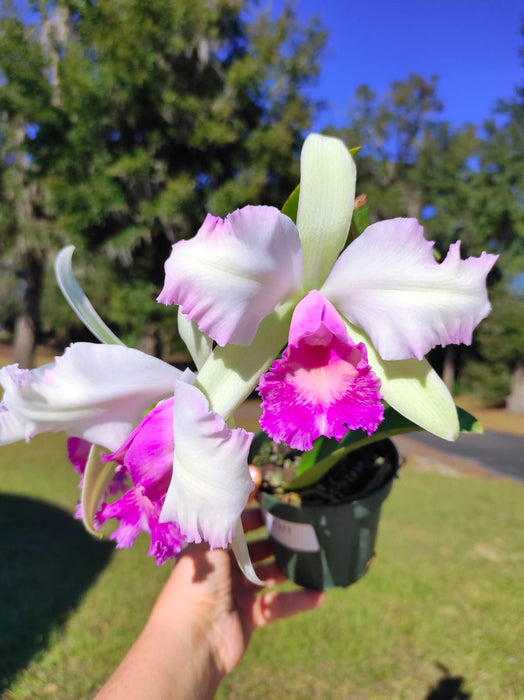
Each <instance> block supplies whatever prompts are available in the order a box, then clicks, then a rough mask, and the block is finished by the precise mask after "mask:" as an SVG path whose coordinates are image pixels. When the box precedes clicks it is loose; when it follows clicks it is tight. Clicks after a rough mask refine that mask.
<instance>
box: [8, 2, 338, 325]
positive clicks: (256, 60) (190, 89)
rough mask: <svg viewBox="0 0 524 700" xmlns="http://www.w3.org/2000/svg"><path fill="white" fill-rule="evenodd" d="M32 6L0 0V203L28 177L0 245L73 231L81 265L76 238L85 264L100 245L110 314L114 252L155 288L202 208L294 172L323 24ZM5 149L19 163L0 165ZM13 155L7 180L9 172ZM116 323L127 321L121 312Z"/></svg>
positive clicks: (275, 198) (211, 5) (139, 5)
mask: <svg viewBox="0 0 524 700" xmlns="http://www.w3.org/2000/svg"><path fill="white" fill-rule="evenodd" d="M34 9H35V10H38V12H39V14H38V15H37V16H36V21H35V22H34V23H32V24H24V22H23V21H22V20H21V19H20V18H18V17H17V16H16V14H15V13H14V12H12V11H11V12H10V13H9V12H4V14H3V16H2V19H1V20H0V32H1V36H0V38H1V39H2V48H1V49H0V70H1V75H2V76H4V80H3V81H2V82H1V83H0V115H1V119H2V121H1V124H0V130H1V133H2V134H8V133H14V134H17V135H18V136H17V138H18V140H16V139H13V138H11V139H10V141H9V144H8V143H7V141H8V140H7V139H6V137H4V141H3V144H2V147H3V149H4V153H3V155H4V159H3V163H4V168H3V171H2V203H3V204H4V209H5V210H6V211H7V210H9V211H11V212H13V208H12V207H11V205H10V200H9V197H13V196H14V195H13V192H14V191H15V190H16V192H18V193H19V195H18V194H17V196H20V197H26V198H27V196H28V193H29V192H32V193H33V194H32V197H33V198H32V200H31V202H32V204H31V207H30V208H29V210H28V216H27V217H25V218H24V217H22V216H21V214H20V213H19V211H18V210H15V214H14V215H13V214H12V215H11V216H10V217H9V216H7V215H6V221H5V222H4V221H3V217H2V219H1V220H0V221H1V222H2V223H1V224H0V225H2V230H3V231H4V232H6V231H7V230H8V228H9V231H10V233H9V235H7V234H6V233H4V234H3V237H5V240H8V241H9V245H6V246H5V249H4V251H3V253H4V255H7V254H10V255H14V254H15V253H14V251H15V250H17V248H18V247H19V243H20V241H21V240H22V239H24V238H26V237H27V233H26V231H27V230H29V228H31V226H33V227H37V228H38V232H37V233H36V235H35V236H34V237H33V238H32V239H31V243H30V245H29V248H28V250H30V251H31V252H33V251H36V250H38V256H39V259H42V260H44V259H45V258H46V257H47V256H48V254H49V251H51V250H52V249H53V247H56V245H57V244H62V243H63V242H74V243H75V244H76V245H78V246H79V247H80V248H81V249H82V250H83V251H84V254H85V255H86V256H87V258H86V260H87V262H86V268H89V267H90V266H91V268H93V267H94V264H93V263H89V254H91V255H93V256H96V258H91V259H92V260H94V259H96V267H97V268H100V267H101V261H103V260H104V259H105V260H109V261H112V262H111V270H112V272H113V277H112V285H110V289H109V290H108V291H109V294H108V295H107V298H106V304H105V306H106V308H105V309H104V312H105V314H106V316H107V317H108V319H109V321H110V322H111V320H112V316H113V312H114V313H115V315H116V316H117V317H120V318H121V316H122V314H121V313H119V311H118V309H117V308H116V307H117V306H118V305H119V304H120V302H118V303H117V304H116V306H115V308H113V301H114V298H116V297H114V298H113V300H112V292H114V291H115V290H118V291H119V295H118V296H119V298H121V297H122V288H123V286H125V285H127V284H129V270H130V268H131V267H132V270H133V285H134V288H135V289H136V288H137V287H142V288H143V289H144V291H147V288H148V287H149V286H150V285H151V284H152V283H153V284H154V285H155V286H156V288H157V289H158V288H159V286H160V283H161V279H162V266H163V261H164V260H165V259H166V257H167V255H168V251H169V246H170V245H171V243H173V242H174V241H176V240H178V239H180V238H184V237H189V236H191V235H193V234H194V233H195V232H196V230H197V229H198V227H199V225H200V223H201V221H202V220H203V218H204V216H205V213H206V212H207V211H211V212H212V213H214V214H216V215H225V214H226V213H227V212H229V211H231V210H232V209H234V208H235V207H238V206H242V205H243V204H246V203H248V202H249V203H258V202H264V203H266V204H278V205H281V203H282V201H283V199H285V197H286V196H287V194H288V193H289V191H290V190H291V189H292V187H293V186H294V185H295V183H296V181H297V180H298V171H297V158H296V155H297V154H298V150H299V148H300V145H301V141H302V137H303V133H304V131H305V130H307V129H308V128H309V125H310V120H311V116H312V114H313V111H314V109H315V105H314V104H313V103H312V102H311V101H310V100H309V99H308V98H307V96H306V93H305V88H306V86H307V85H308V84H309V83H310V82H311V81H312V80H314V79H315V77H316V75H317V73H318V62H319V57H320V54H321V51H322V47H323V44H324V40H325V34H324V33H323V32H322V31H321V30H320V28H319V24H318V22H317V21H316V20H315V21H313V22H311V23H310V24H308V25H306V26H304V25H302V24H301V23H300V22H299V21H298V19H297V17H296V14H295V12H294V10H293V9H292V8H291V7H290V6H287V7H285V9H284V11H283V13H282V15H281V16H280V17H279V18H278V19H276V20H275V21H272V20H270V18H269V14H268V13H267V12H266V13H261V14H256V13H255V12H254V10H253V7H252V6H251V4H250V3H245V2H242V0H215V1H214V2H208V1H207V0H206V1H205V0H177V2H172V0H148V2H142V1H141V0H98V1H97V2H96V3H95V2H91V0H57V1H56V2H52V3H49V2H47V3H45V2H40V3H34ZM248 11H249V12H248ZM248 16H249V17H250V19H246V18H247V17H248ZM7 76H9V78H7ZM13 144H14V145H13ZM15 147H16V148H15ZM13 149H15V150H16V152H17V153H18V154H19V156H20V159H22V160H23V161H24V168H21V166H20V165H18V166H16V167H17V168H18V169H17V170H16V168H15V162H14V161H13V159H12V153H13V152H14V150H13ZM15 170H16V172H18V173H19V176H18V177H19V183H18V185H17V188H12V187H11V188H9V187H8V181H9V178H10V177H12V173H13V172H14V171H15ZM35 230H36V229H35ZM43 230H45V231H46V236H44V235H42V233H41V231H43ZM51 233H52V235H51ZM36 242H38V245H37V243H36ZM102 267H103V265H102ZM103 274H104V277H105V279H107V277H108V275H107V274H106V273H103ZM95 277H96V275H95ZM146 305H147V304H146ZM128 316H129V317H130V321H132V319H131V314H129V313H128ZM171 322H172V321H171ZM128 325H129V324H128ZM131 325H132V324H131ZM126 330H127V331H128V332H129V333H130V334H131V336H133V335H134V337H136V336H137V335H139V334H140V329H139V328H138V327H137V325H136V324H135V325H134V327H133V328H132V329H131V328H127V329H126Z"/></svg>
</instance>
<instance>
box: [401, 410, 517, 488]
mask: <svg viewBox="0 0 524 700" xmlns="http://www.w3.org/2000/svg"><path fill="white" fill-rule="evenodd" d="M523 420H524V418H523ZM406 437H409V438H410V439H411V440H415V441H416V442H419V443H422V444H424V445H427V446H428V447H432V448H433V449H436V450H439V451H440V452H444V453H446V454H448V455H453V456H456V457H461V458H462V459H468V460H473V461H475V462H476V463H477V464H480V465H481V466H483V467H485V468H486V469H488V470H489V471H491V472H495V473H496V474H501V475H502V476H508V477H510V478H512V479H515V480H517V481H520V482H522V483H524V437H522V436H519V435H509V434H507V433H500V432H496V431H494V430H486V431H485V432H484V433H483V434H482V435H461V436H460V437H459V438H458V440H456V442H448V441H447V440H441V439H440V438H437V437H435V436H434V435H430V434H429V433H410V434H409V435H408V436H406Z"/></svg>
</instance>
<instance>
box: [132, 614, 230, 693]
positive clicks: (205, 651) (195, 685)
mask: <svg viewBox="0 0 524 700" xmlns="http://www.w3.org/2000/svg"><path fill="white" fill-rule="evenodd" d="M208 622H209V624H207V623H208ZM211 630H212V624H211V621H208V620H206V619H205V616H203V615H202V612H201V610H198V611H194V610H193V609H192V607H191V605H190V604H188V601H180V604H178V605H176V606H170V608H169V610H164V609H162V607H161V606H155V609H154V610H153V611H152V613H151V616H150V618H149V620H148V623H147V625H146V627H145V629H144V632H143V634H144V635H147V636H148V637H149V638H151V639H154V640H155V642H154V643H155V646H156V647H157V648H158V651H159V655H160V658H159V659H158V663H159V664H162V665H164V668H165V672H166V673H169V674H172V677H173V683H174V685H173V688H174V689H176V693H175V694H174V696H173V697H176V698H177V700H185V699H186V698H187V700H205V699H207V698H213V697H214V695H215V693H216V690H217V688H218V686H219V684H220V681H221V680H222V678H223V677H224V675H225V673H224V671H223V669H222V668H220V664H219V662H218V659H217V657H216V651H215V648H214V645H213V642H212V634H211ZM179 659H181V660H183V662H182V663H180V664H179V662H178V660H179ZM196 689H198V691H196ZM196 692H197V694H195V693H196Z"/></svg>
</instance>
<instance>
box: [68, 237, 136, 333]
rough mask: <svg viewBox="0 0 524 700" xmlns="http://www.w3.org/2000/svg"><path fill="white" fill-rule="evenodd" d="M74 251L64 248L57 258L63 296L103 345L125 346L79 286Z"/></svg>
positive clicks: (71, 248)
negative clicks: (73, 262)
mask: <svg viewBox="0 0 524 700" xmlns="http://www.w3.org/2000/svg"><path fill="white" fill-rule="evenodd" d="M74 249H75V247H74V246H72V245H69V246H67V247H66V248H62V250H61V251H60V252H59V253H58V255H57V256H56V260H55V277H56V281H57V282H58V286H59V287H60V289H61V291H62V294H63V295H64V297H65V299H66V301H67V303H68V304H69V306H70V307H71V308H72V309H73V311H74V312H75V314H76V315H77V316H78V318H79V319H80V320H81V321H82V323H83V324H84V325H85V326H86V327H87V328H89V330H90V331H91V333H92V334H93V335H94V336H95V338H98V340H99V341H100V342H101V343H107V344H108V345H125V343H123V342H122V341H121V340H120V338H118V337H117V336H116V335H115V334H114V333H113V331H112V330H111V329H110V328H108V327H107V326H106V324H105V323H104V322H103V321H102V319H101V318H100V316H99V315H98V314H97V312H96V311H95V310H94V308H93V305H92V304H91V302H90V301H89V299H88V298H87V296H86V295H85V293H84V291H83V289H82V288H81V286H80V285H79V284H78V282H77V280H76V277H75V275H74V273H73V265H72V262H71V261H72V257H73V251H74Z"/></svg>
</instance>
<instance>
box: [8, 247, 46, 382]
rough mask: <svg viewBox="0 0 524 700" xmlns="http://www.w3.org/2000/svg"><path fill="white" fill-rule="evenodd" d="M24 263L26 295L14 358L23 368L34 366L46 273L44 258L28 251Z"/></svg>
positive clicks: (15, 341) (19, 322)
mask: <svg viewBox="0 0 524 700" xmlns="http://www.w3.org/2000/svg"><path fill="white" fill-rule="evenodd" d="M24 262H25V264H24V285H25V288H24V296H23V302H22V311H21V313H20V315H19V317H18V318H17V320H16V324H15V336H14V348H13V351H14V359H15V362H18V365H19V366H20V367H21V368H25V369H31V368H32V367H34V357H35V346H36V338H37V334H38V330H39V325H40V297H41V294H42V282H43V274H44V263H43V260H42V259H41V258H40V257H38V256H37V255H35V253H32V252H28V253H27V254H26V256H25V261H24Z"/></svg>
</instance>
